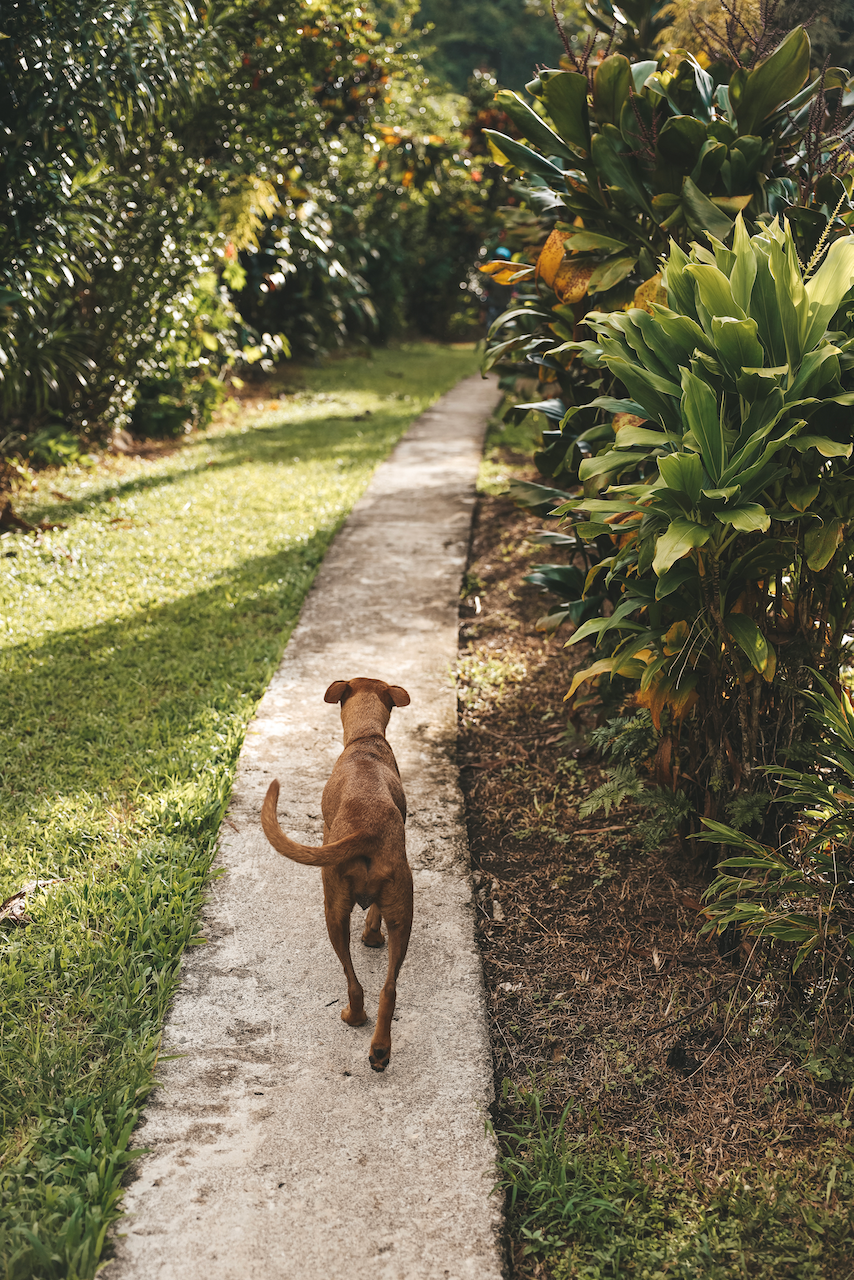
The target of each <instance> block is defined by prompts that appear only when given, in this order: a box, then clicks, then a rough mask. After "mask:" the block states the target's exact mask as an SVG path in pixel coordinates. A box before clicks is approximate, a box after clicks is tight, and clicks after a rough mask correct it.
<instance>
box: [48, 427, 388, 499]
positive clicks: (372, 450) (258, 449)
mask: <svg viewBox="0 0 854 1280" xmlns="http://www.w3.org/2000/svg"><path fill="white" fill-rule="evenodd" d="M412 417H413V406H412V405H405V404H401V403H395V404H393V405H392V404H390V405H389V406H388V409H387V410H386V409H385V408H382V409H377V410H374V411H373V412H372V413H371V415H370V417H367V418H365V419H362V417H361V415H359V414H355V413H354V414H352V415H350V416H349V417H343V416H341V417H330V418H318V419H317V420H309V421H308V422H306V421H298V422H279V423H272V424H269V425H268V424H266V423H265V424H260V425H257V426H253V427H252V428H251V429H249V430H240V429H239V428H235V430H234V431H229V432H227V433H225V434H223V435H211V436H202V437H200V438H199V439H195V440H192V441H189V442H187V443H186V444H184V445H181V446H180V447H179V448H178V449H176V452H175V453H173V454H171V455H170V457H169V462H170V464H171V466H172V468H173V469H171V470H169V471H162V470H158V471H157V472H156V473H154V474H153V475H137V476H134V477H132V478H131V479H128V480H123V481H122V480H107V481H105V482H104V484H103V485H101V486H100V487H99V488H97V489H90V490H88V491H87V492H86V494H85V495H84V496H82V497H80V498H75V499H73V500H72V501H64V502H52V503H43V504H42V503H40V504H38V505H37V506H33V507H31V508H30V510H28V512H27V519H29V520H31V521H33V522H37V521H38V520H42V519H46V520H48V521H51V522H53V521H61V520H67V519H68V518H69V517H70V516H73V515H80V514H82V513H84V512H86V511H88V510H91V508H92V507H93V506H97V505H99V504H100V503H103V502H106V501H107V500H108V499H111V498H129V497H132V496H133V495H134V494H138V493H147V492H150V491H152V490H155V489H163V488H166V487H167V486H169V485H171V484H176V483H180V482H182V481H184V480H186V479H187V477H188V476H192V475H203V474H204V473H205V472H207V471H221V470H223V469H226V468H229V467H240V466H243V465H245V464H252V465H260V466H264V465H270V464H271V463H272V464H277V465H291V464H292V463H293V462H294V459H295V458H296V459H297V460H298V461H301V462H317V463H330V462H339V463H340V465H341V467H342V470H343V469H349V468H350V467H353V466H360V465H363V464H364V460H365V457H366V456H374V457H376V460H377V461H379V460H380V459H381V458H382V457H384V456H385V454H386V453H387V452H388V449H389V447H390V446H391V444H392V443H393V441H394V440H396V439H397V438H398V436H399V435H400V434H401V432H402V430H403V428H404V427H405V426H406V425H407V424H408V423H409V421H410V420H411V419H412ZM357 421H358V422H364V427H363V428H362V436H361V438H359V437H356V438H354V437H353V424H354V422H357Z"/></svg>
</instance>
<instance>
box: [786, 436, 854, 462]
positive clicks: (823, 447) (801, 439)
mask: <svg viewBox="0 0 854 1280" xmlns="http://www.w3.org/2000/svg"><path fill="white" fill-rule="evenodd" d="M792 444H793V445H794V447H795V448H796V449H797V451H798V453H806V452H807V450H808V449H817V450H818V452H819V453H820V454H821V456H822V457H823V458H850V457H851V441H850V440H849V441H848V443H847V444H842V443H841V442H840V441H839V440H830V439H828V437H827V436H812V435H802V436H798V438H797V439H796V440H793V441H792Z"/></svg>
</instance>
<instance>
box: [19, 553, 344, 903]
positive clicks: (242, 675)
mask: <svg viewBox="0 0 854 1280" xmlns="http://www.w3.org/2000/svg"><path fill="white" fill-rule="evenodd" d="M333 534H334V530H333V529H327V530H323V531H319V532H317V533H316V534H315V535H314V536H313V537H312V538H310V539H308V540H307V541H305V542H301V543H299V544H298V545H297V546H294V547H290V548H288V549H286V550H284V551H282V552H279V553H277V554H274V555H269V556H261V557H257V558H255V559H252V560H249V561H246V562H244V563H243V564H241V565H240V566H239V567H238V568H236V569H233V570H231V571H228V572H226V573H224V575H223V577H222V578H221V579H220V581H219V582H218V583H217V584H216V586H214V587H211V588H208V589H206V590H204V591H200V592H198V593H197V594H194V595H190V596H187V597H184V598H182V599H181V600H178V601H174V602H172V603H170V604H167V605H162V606H158V607H156V608H150V609H146V610H141V611H140V612H139V613H138V614H136V615H135V616H133V617H131V618H123V619H117V620H111V621H108V622H105V623H103V624H101V625H99V626H93V627H88V628H78V629H75V630H73V631H68V632H64V633H60V634H53V635H51V636H49V637H48V638H46V639H45V640H44V641H43V642H42V643H40V644H39V645H37V646H29V645H28V646H19V647H18V648H17V649H13V650H8V651H7V654H6V662H5V669H4V671H3V674H2V677H0V701H2V705H4V706H5V707H7V708H8V709H9V712H8V714H7V716H6V718H5V720H4V723H3V725H2V729H0V775H2V799H0V830H2V831H3V833H4V834H3V836H2V837H0V901H2V899H3V897H4V896H6V892H9V893H11V892H12V891H13V889H15V888H17V887H18V886H17V880H18V879H19V878H26V877H27V876H28V875H32V876H35V875H38V876H41V877H44V876H46V875H47V874H48V873H49V874H51V875H57V874H60V875H64V874H67V872H68V871H70V870H72V869H73V868H74V867H75V865H76V863H77V862H78V860H79V859H80V858H81V857H84V859H86V860H89V859H91V858H93V857H96V858H97V856H98V851H99V849H106V848H112V849H115V848H116V842H117V841H118V840H119V839H124V840H127V839H128V837H129V836H130V835H131V834H132V833H133V832H134V831H137V832H139V833H140V834H141V833H142V832H146V833H148V832H152V831H153V830H156V829H162V827H161V818H162V816H163V815H162V806H160V802H159V801H158V803H157V805H155V803H154V800H155V797H156V796H157V794H158V793H160V794H162V793H166V794H167V795H169V794H172V793H175V792H176V791H182V792H183V791H184V790H187V791H188V793H189V792H192V791H193V790H195V791H199V790H201V791H204V790H205V788H206V786H207V783H208V781H209V780H212V779H213V778H214V777H215V775H216V774H217V773H218V772H219V771H220V770H221V767H222V764H223V763H224V761H225V760H226V759H228V760H232V759H233V757H234V755H235V752H236V750H237V749H239V740H240V739H242V733H243V727H244V725H245V723H246V720H247V718H248V717H249V716H250V715H251V713H252V710H253V708H254V706H255V704H256V702H257V700H258V699H259V698H260V696H261V694H262V693H263V691H264V688H265V687H266V684H267V682H268V681H269V678H270V676H271V674H272V672H273V670H274V669H275V665H276V663H277V661H278V659H279V657H280V655H281V653H282V650H283V648H284V645H285V642H286V640H287V638H288V636H289V634H290V632H291V630H292V629H293V626H294V625H295V622H296V619H297V616H298V613H299V608H300V605H301V603H302V599H303V597H304V595H305V592H306V591H307V589H308V587H309V585H310V583H311V580H312V578H313V576H314V573H315V571H316V569H317V566H318V565H319V563H320V561H321V559H322V558H323V555H324V553H325V551H326V548H327V547H328V545H329V542H330V541H331V538H332V536H333ZM105 802H106V805H107V807H106V808H105V807H104V805H105ZM194 807H195V806H194V805H193V804H192V803H191V796H190V795H189V794H188V795H187V798H186V803H185V805H184V808H185V809H188V812H189V810H191V809H193V808H194ZM95 810H97V811H98V813H97V814H96V812H95ZM170 825H171V823H170ZM181 825H182V827H184V829H185V831H186V827H185V825H184V823H183V822H182V824H181ZM84 833H85V834H84ZM188 834H189V833H188ZM81 840H83V846H84V847H81V845H80V841H81Z"/></svg>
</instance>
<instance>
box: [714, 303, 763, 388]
mask: <svg viewBox="0 0 854 1280" xmlns="http://www.w3.org/2000/svg"><path fill="white" fill-rule="evenodd" d="M758 332H759V326H758V325H757V323H756V321H755V320H734V319H733V318H732V317H731V316H713V317H712V338H713V339H714V343H715V349H716V351H717V355H718V359H719V360H721V362H722V363H723V365H724V368H725V369H726V371H727V373H728V374H729V375H730V377H731V378H732V379H733V380H736V379H737V378H739V377H740V376H741V374H742V373H743V371H744V370H745V369H746V368H750V367H756V366H759V367H760V368H761V366H762V365H763V364H764V362H765V352H764V351H763V349H762V343H761V342H760V341H759V337H758Z"/></svg>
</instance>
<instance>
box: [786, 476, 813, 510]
mask: <svg viewBox="0 0 854 1280" xmlns="http://www.w3.org/2000/svg"><path fill="white" fill-rule="evenodd" d="M820 487H821V486H820V485H819V483H818V481H817V480H816V481H815V482H814V483H813V484H804V483H799V482H797V481H794V480H791V481H790V482H789V483H788V484H787V485H786V497H787V498H788V500H789V502H790V503H791V504H792V506H793V507H794V508H795V510H796V511H806V509H807V507H808V506H810V505H811V503H813V502H815V500H816V498H817V497H818V494H819V489H820Z"/></svg>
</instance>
